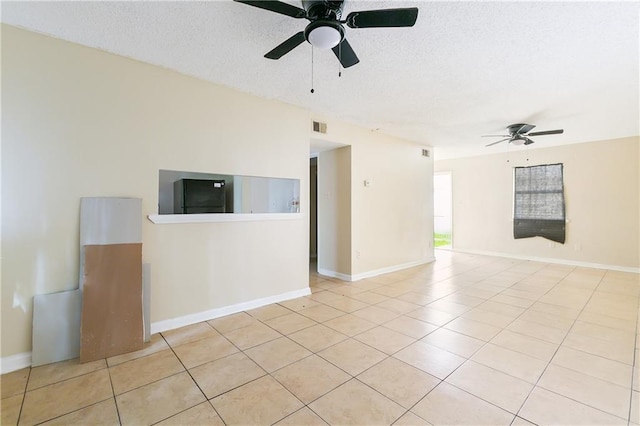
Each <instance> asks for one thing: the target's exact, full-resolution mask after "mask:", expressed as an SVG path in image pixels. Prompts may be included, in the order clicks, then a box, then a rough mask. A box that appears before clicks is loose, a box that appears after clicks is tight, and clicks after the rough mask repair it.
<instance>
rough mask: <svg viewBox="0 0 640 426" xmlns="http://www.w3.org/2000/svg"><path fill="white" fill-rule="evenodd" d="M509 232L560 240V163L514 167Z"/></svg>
mask: <svg viewBox="0 0 640 426" xmlns="http://www.w3.org/2000/svg"><path fill="white" fill-rule="evenodd" d="M513 236H514V238H528V237H537V236H539V237H544V238H547V239H549V240H551V241H556V242H558V243H561V244H564V240H565V208H564V184H563V179H562V164H547V165H542V166H532V167H516V168H515V169H514V209H513Z"/></svg>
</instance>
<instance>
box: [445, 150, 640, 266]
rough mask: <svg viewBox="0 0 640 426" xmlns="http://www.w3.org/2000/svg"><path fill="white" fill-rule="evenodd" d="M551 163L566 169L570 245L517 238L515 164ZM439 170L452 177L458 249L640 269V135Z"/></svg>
mask: <svg viewBox="0 0 640 426" xmlns="http://www.w3.org/2000/svg"><path fill="white" fill-rule="evenodd" d="M539 144H540V145H542V144H543V142H542V141H539ZM527 159H528V161H527ZM507 161H508V162H507ZM550 163H563V164H564V184H565V202H566V215H567V219H568V223H567V231H566V242H565V244H564V245H562V244H557V243H552V242H551V241H548V240H546V239H544V238H540V237H535V238H526V239H519V240H514V239H513V221H512V208H513V167H516V166H528V165H537V164H550ZM435 169H436V171H451V173H452V180H453V238H454V240H453V247H454V249H457V250H470V251H482V252H493V253H503V254H507V255H515V256H524V257H537V258H549V259H557V260H561V261H571V262H585V263H591V264H597V265H610V266H617V267H623V268H638V267H640V209H639V198H640V197H639V195H640V176H639V171H638V170H639V169H640V138H638V137H635V138H625V139H616V140H608V141H601V142H591V143H582V144H574V145H566V146H561V147H555V148H541V149H518V150H516V151H511V153H510V154H506V153H502V154H494V155H485V156H480V157H471V158H461V159H454V160H443V161H436V163H435Z"/></svg>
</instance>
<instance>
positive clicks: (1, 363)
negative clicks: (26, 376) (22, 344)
mask: <svg viewBox="0 0 640 426" xmlns="http://www.w3.org/2000/svg"><path fill="white" fill-rule="evenodd" d="M27 367H31V352H23V353H21V354H15V355H9V356H5V357H2V358H0V374H5V373H11V372H12V371H17V370H21V369H23V368H27Z"/></svg>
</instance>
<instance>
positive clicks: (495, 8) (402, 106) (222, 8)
mask: <svg viewBox="0 0 640 426" xmlns="http://www.w3.org/2000/svg"><path fill="white" fill-rule="evenodd" d="M289 2H290V3H292V4H296V5H298V6H300V3H298V2H295V1H289ZM413 6H417V7H418V8H419V15H418V20H417V23H416V25H415V26H414V27H413V28H386V29H359V30H357V29H349V28H347V37H348V40H349V42H350V43H351V45H352V47H353V48H354V50H355V51H356V53H357V55H358V56H359V58H360V63H359V64H357V65H355V66H354V67H351V68H349V69H346V70H343V71H342V77H338V62H337V59H336V58H335V56H334V55H333V53H332V52H330V51H319V50H317V49H316V50H315V52H314V70H313V75H314V79H313V80H314V82H313V86H314V88H315V93H314V94H311V93H310V88H311V46H310V45H308V44H307V43H304V44H302V45H301V46H299V47H298V48H296V49H295V50H294V51H292V52H291V53H289V54H287V55H286V56H284V57H283V58H282V59H280V60H278V61H273V60H269V59H265V58H263V55H264V54H265V53H266V52H268V51H269V50H271V49H272V48H273V47H275V46H276V45H278V44H279V43H281V42H282V41H284V40H285V39H287V38H288V37H290V36H291V35H293V34H294V33H296V32H298V31H301V30H302V29H303V28H304V26H305V25H306V23H307V22H308V21H306V20H304V19H293V18H290V17H287V16H283V15H278V14H276V13H272V12H269V11H265V10H261V9H257V8H254V7H250V6H247V5H243V4H240V3H234V2H231V1H204V2H203V1H198V2H195V1H178V2H147V1H135V2H110V1H101V2H90V1H83V2H2V4H1V19H2V22H4V23H8V24H11V25H15V26H19V27H24V28H27V29H31V30H34V31H38V32H42V33H45V34H50V35H53V36H55V37H58V38H61V39H64V40H69V41H73V42H76V43H80V44H83V45H87V46H91V47H95V48H98V49H103V50H105V51H108V52H113V53H116V54H119V55H123V56H127V57H130V58H135V59H138V60H140V61H144V62H148V63H151V64H155V65H159V66H162V67H165V68H169V69H173V70H176V71H179V72H181V73H184V74H188V75H191V76H195V77H199V78H202V79H204V80H208V81H211V82H215V83H219V84H223V85H225V86H230V87H234V88H237V89H239V90H242V91H245V92H249V93H253V94H256V95H258V96H261V97H266V98H273V99H278V100H282V101H284V102H287V103H291V104H295V105H299V106H301V107H304V108H308V109H309V110H311V111H313V112H315V113H318V114H321V115H327V116H330V117H337V118H341V119H343V120H345V121H348V122H352V123H356V124H359V125H362V126H365V127H367V128H371V129H379V131H380V132H382V133H386V134H390V135H395V136H399V137H402V138H405V139H409V140H413V141H417V142H420V143H423V144H427V145H432V146H434V147H436V155H437V156H438V157H439V158H447V157H451V156H460V155H474V154H477V153H493V152H502V151H504V150H506V149H507V146H506V145H507V144H506V143H503V144H499V145H496V146H494V147H491V148H484V145H485V144H486V143H489V142H491V141H492V139H490V138H480V136H481V135H484V134H496V133H503V129H504V127H505V126H507V125H508V124H512V123H518V122H524V123H531V124H536V125H537V128H536V129H535V130H534V131H538V130H550V129H556V128H564V129H565V133H564V134H563V135H554V136H540V137H537V138H534V139H535V140H536V142H537V143H536V144H535V145H533V146H534V147H540V148H541V147H546V146H553V145H557V144H566V143H578V142H587V141H594V140H603V139H612V138H619V137H627V136H637V135H640V118H639V116H640V109H639V92H640V86H639V80H640V77H639V76H640V68H639V52H640V47H639V46H640V36H639V23H640V2H637V1H634V2H609V1H606V2H605V1H603V2H590V3H586V2H518V1H512V2H459V1H455V2H454V1H450V2H432V1H363V0H347V1H346V2H345V7H344V13H343V17H344V16H346V15H347V14H348V13H349V12H351V11H354V10H369V9H381V8H389V7H413Z"/></svg>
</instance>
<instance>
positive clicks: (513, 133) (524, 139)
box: [482, 123, 564, 146]
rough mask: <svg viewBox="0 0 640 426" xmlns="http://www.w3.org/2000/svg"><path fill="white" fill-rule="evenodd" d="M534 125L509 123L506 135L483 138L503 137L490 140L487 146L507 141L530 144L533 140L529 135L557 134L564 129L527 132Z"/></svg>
mask: <svg viewBox="0 0 640 426" xmlns="http://www.w3.org/2000/svg"><path fill="white" fill-rule="evenodd" d="M534 127H536V126H534V125H533V124H523V123H518V124H511V125H510V126H507V130H508V131H509V134H508V135H484V136H482V137H483V138H505V139H501V140H499V141H496V142H492V143H490V144H489V145H487V146H492V145H495V144H498V143H500V142H504V141H509V143H512V144H514V145H531V144H532V143H533V141H532V140H531V139H529V136H544V135H559V134H561V133H564V129H558V130H545V131H543V132H533V133H529V132H530V131H531V130H532V129H533V128H534Z"/></svg>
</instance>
